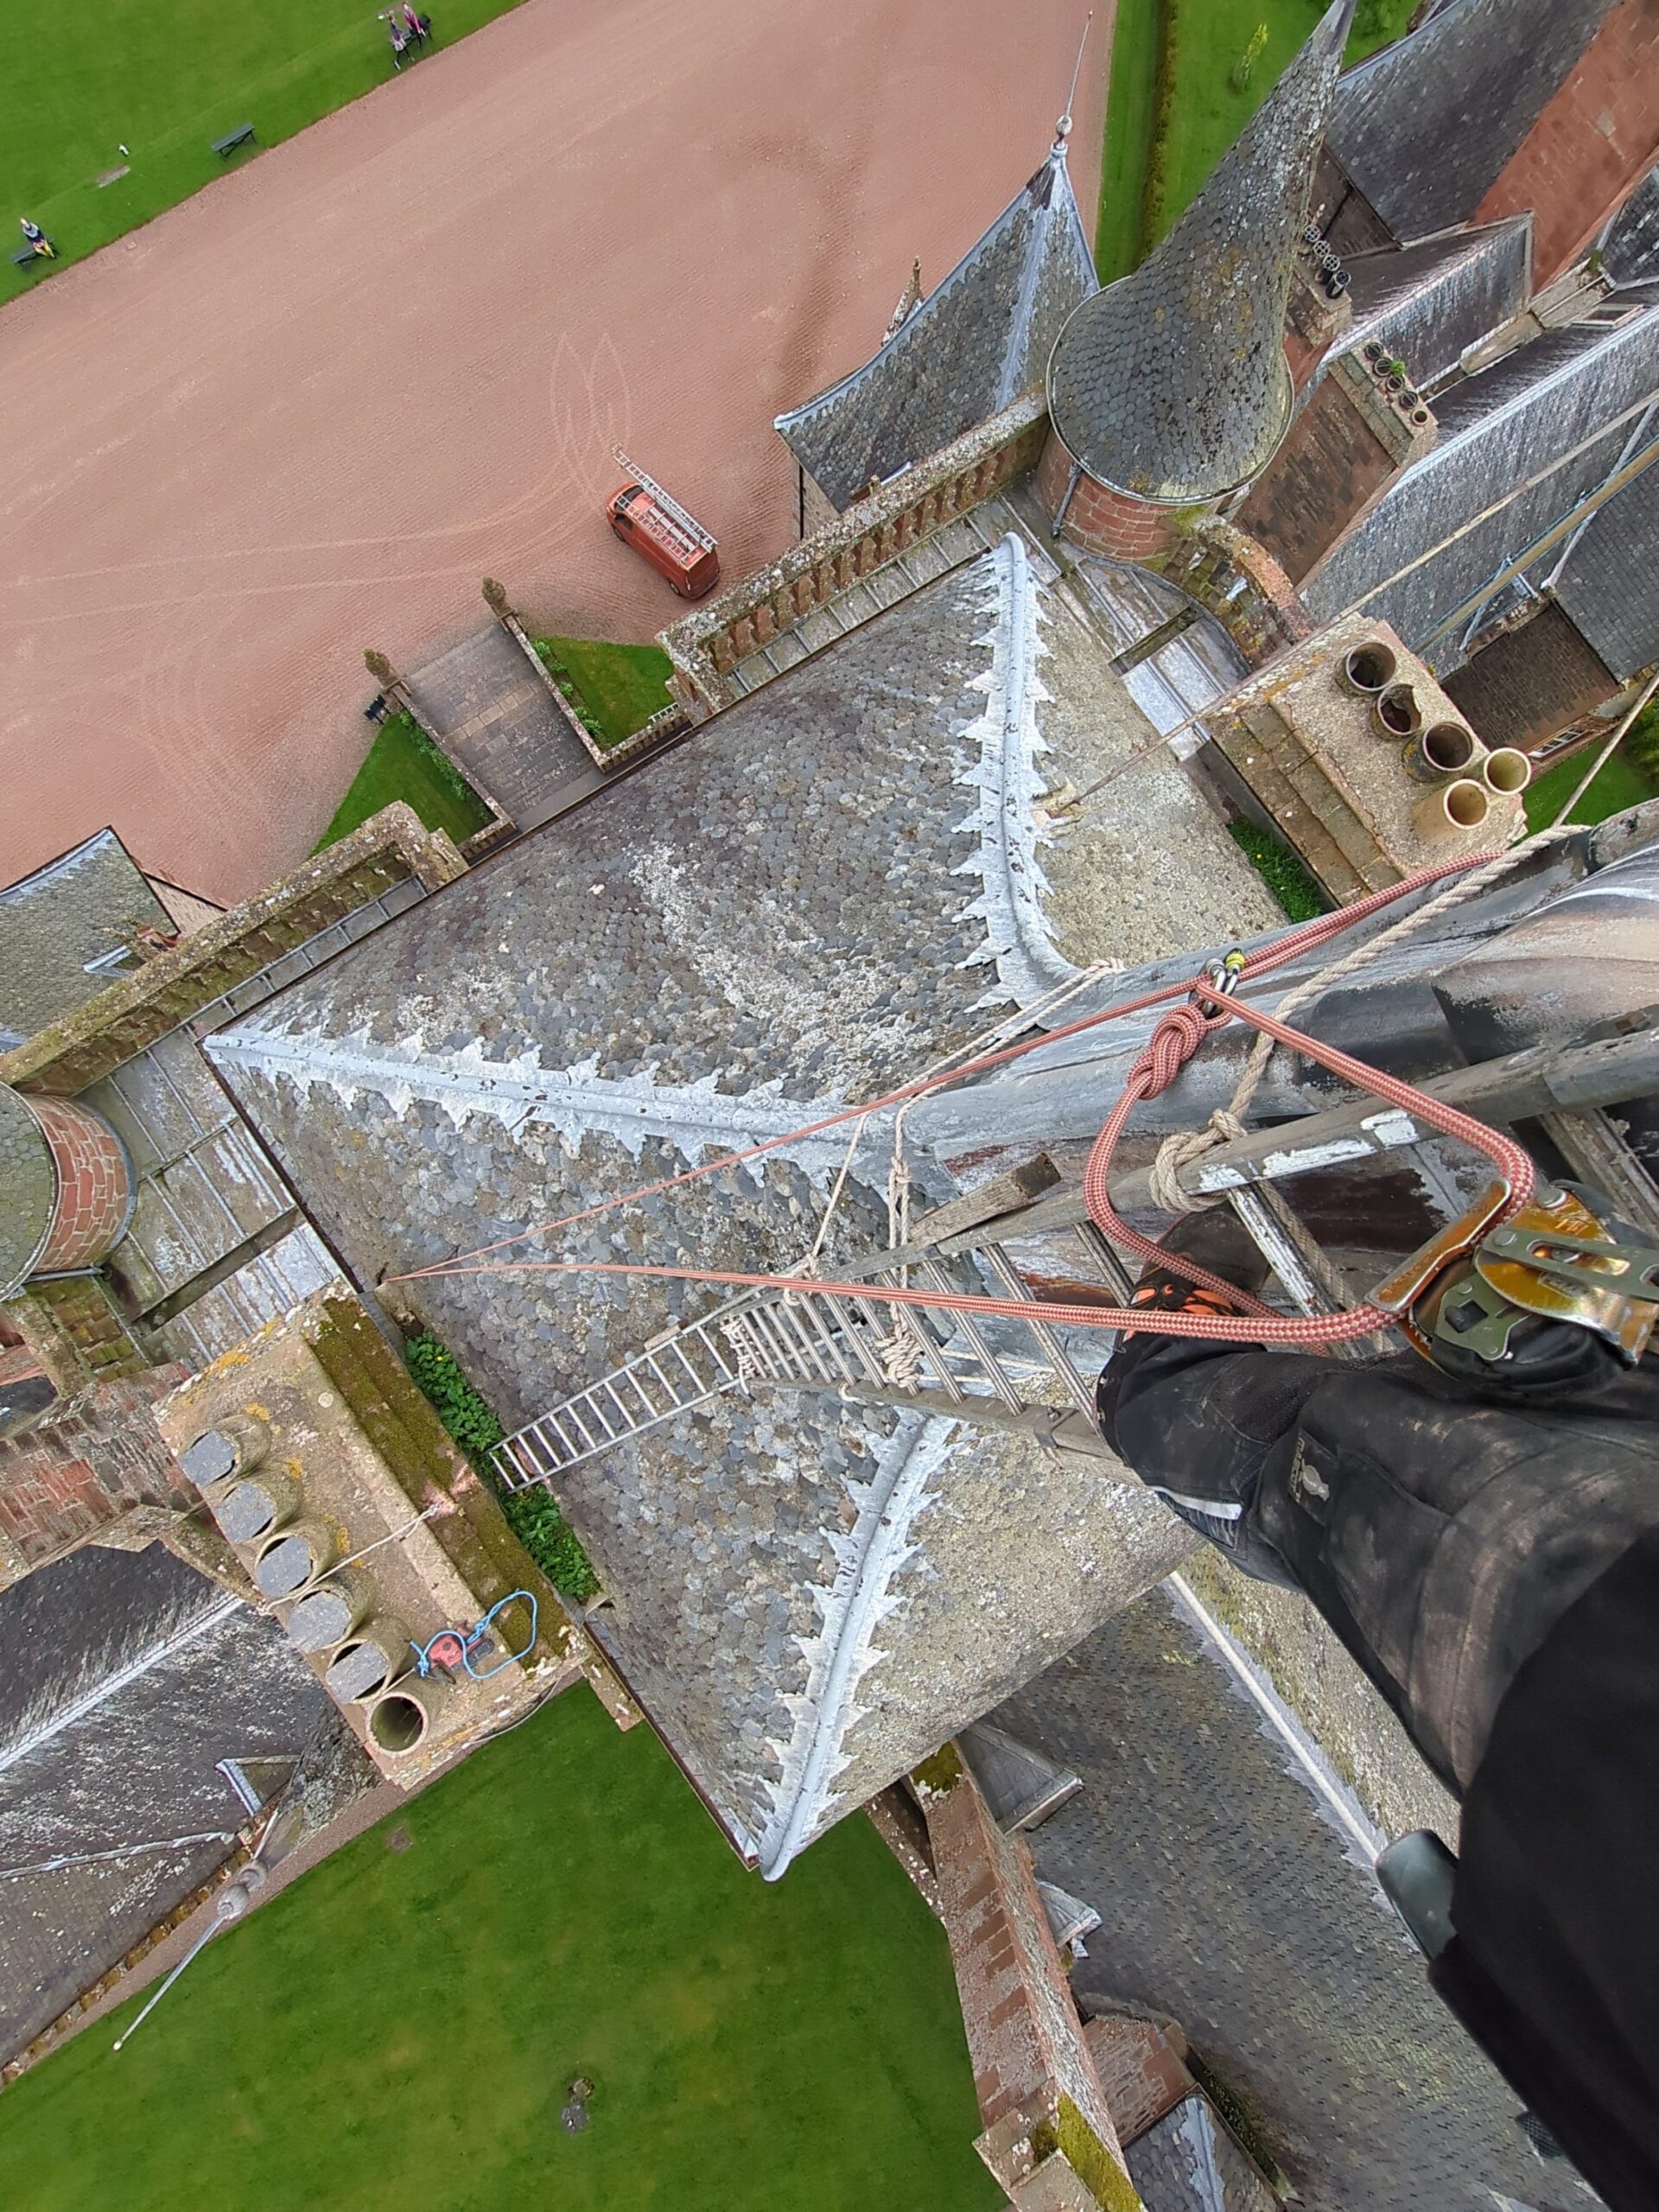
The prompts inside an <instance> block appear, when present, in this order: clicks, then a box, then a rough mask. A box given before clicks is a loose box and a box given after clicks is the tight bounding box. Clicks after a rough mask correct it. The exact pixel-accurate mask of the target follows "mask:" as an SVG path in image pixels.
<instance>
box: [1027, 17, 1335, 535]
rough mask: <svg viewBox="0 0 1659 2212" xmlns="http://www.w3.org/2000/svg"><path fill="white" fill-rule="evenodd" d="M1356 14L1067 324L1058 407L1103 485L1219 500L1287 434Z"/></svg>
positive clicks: (1324, 29)
mask: <svg viewBox="0 0 1659 2212" xmlns="http://www.w3.org/2000/svg"><path fill="white" fill-rule="evenodd" d="M1352 16H1353V0H1336V4H1335V5H1334V6H1333V7H1332V8H1331V9H1330V10H1329V11H1328V12H1327V13H1326V14H1325V16H1324V17H1323V19H1322V20H1321V22H1319V27H1318V29H1316V30H1315V31H1314V33H1313V36H1312V37H1311V38H1310V39H1309V40H1308V41H1307V43H1306V46H1304V47H1303V48H1302V50H1301V52H1300V54H1298V55H1297V56H1296V58H1295V60H1294V61H1293V62H1292V63H1291V65H1290V67H1288V68H1287V70H1286V72H1285V73H1284V75H1283V76H1282V77H1281V79H1280V80H1279V82H1278V84H1277V85H1276V86H1274V90H1273V91H1272V92H1269V93H1268V97H1267V99H1265V100H1264V101H1263V102H1262V105H1261V106H1260V107H1259V108H1258V109H1257V110H1256V111H1255V115H1254V116H1253V117H1252V118H1251V119H1250V121H1249V123H1248V124H1246V125H1245V127H1244V130H1243V133H1242V135H1241V136H1240V137H1239V138H1238V140H1237V141H1236V143H1235V144H1234V145H1233V146H1232V147H1231V148H1230V149H1229V151H1228V152H1227V153H1226V154H1224V156H1222V159H1221V161H1220V162H1218V163H1217V167H1216V168H1215V170H1214V172H1213V173H1212V175H1211V177H1210V179H1209V181H1208V182H1207V183H1206V184H1205V186H1204V187H1203V188H1202V189H1201V190H1200V192H1199V193H1198V197H1197V198H1196V199H1195V200H1193V201H1192V205H1191V207H1188V209H1187V210H1186V213H1185V214H1184V215H1183V216H1182V217H1181V219H1180V220H1179V222H1178V223H1177V224H1176V226H1175V227H1174V229H1173V231H1171V232H1170V233H1169V235H1168V236H1167V237H1166V238H1164V239H1163V241H1162V242H1161V243H1160V245H1158V247H1157V248H1156V249H1155V250H1154V252H1153V253H1151V254H1150V255H1149V256H1148V257H1147V259H1146V260H1145V261H1144V262H1142V263H1141V266H1140V268H1139V269H1137V270H1135V271H1134V272H1133V274H1131V275H1130V276H1128V277H1122V278H1120V279H1119V281H1118V282H1117V283H1116V284H1111V285H1109V286H1108V287H1107V289H1105V290H1104V291H1103V292H1099V293H1096V295H1095V296H1094V297H1093V298H1091V299H1088V300H1085V301H1084V303H1083V304H1082V306H1081V307H1079V308H1077V311H1076V313H1075V314H1074V315H1072V317H1071V321H1069V322H1068V323H1067V324H1066V326H1065V329H1064V330H1063V331H1062V332H1061V334H1060V338H1059V342H1058V345H1057V346H1055V348H1054V353H1053V357H1052V359H1051V361H1050V363H1049V369H1048V401H1049V409H1050V411H1051V413H1052V416H1053V418H1054V425H1055V428H1056V429H1058V432H1059V434H1060V436H1061V437H1062V439H1063V440H1064V441H1065V446H1066V448H1067V450H1068V451H1069V452H1070V453H1071V455H1072V457H1073V459H1074V460H1076V461H1080V462H1081V463H1082V464H1083V466H1084V468H1086V469H1087V470H1088V472H1089V474H1090V475H1091V476H1093V477H1095V478H1096V479H1097V480H1099V481H1100V482H1102V483H1104V484H1110V485H1114V486H1117V487H1118V488H1119V489H1120V490H1122V491H1126V492H1135V493H1140V494H1141V496H1142V497H1144V498H1146V499H1160V500H1164V501H1166V502H1171V503H1174V504H1179V503H1181V502H1185V501H1189V500H1195V499H1214V498H1217V497H1218V496H1219V495H1220V494H1221V493H1224V492H1230V491H1231V490H1233V489H1234V488H1235V487H1236V486H1239V485H1241V484H1244V483H1248V482H1249V480H1250V478H1251V477H1253V476H1255V474H1257V473H1258V472H1259V471H1260V470H1261V469H1262V467H1264V466H1265V464H1266V463H1267V461H1268V460H1269V459H1270V458H1271V456H1272V454H1273V452H1274V448H1275V447H1276V446H1277V445H1278V443H1279V441H1280V439H1281V437H1282V436H1283V435H1284V433H1285V428H1286V425H1287V423H1288V422H1289V420H1290V410H1291V386H1290V375H1289V372H1288V370H1287V367H1286V365H1285V355H1284V344H1283V334H1284V323H1285V308H1286V303H1287V301H1288V299H1289V296H1290V286H1291V280H1292V277H1293V275H1294V269H1295V262H1296V254H1297V250H1298V246H1299V244H1300V238H1301V232H1302V228H1303V225H1304V223H1305V221H1306V213H1307V198H1308V189H1309V186H1310V183H1311V181H1312V177H1313V163H1314V161H1315V159H1316V157H1317V156H1318V153H1319V143H1320V140H1321V138H1322V137H1323V136H1324V131H1325V118H1326V117H1327V115H1328V114H1329V111H1330V105H1331V99H1332V92H1333V91H1334V89H1335V86H1336V81H1337V70H1338V66H1339V64H1340V61H1341V58H1342V49H1343V44H1344V41H1345V40H1346V38H1347V35H1348V26H1349V23H1350V22H1351V19H1352Z"/></svg>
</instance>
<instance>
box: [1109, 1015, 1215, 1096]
mask: <svg viewBox="0 0 1659 2212" xmlns="http://www.w3.org/2000/svg"><path fill="white" fill-rule="evenodd" d="M1228 1020H1230V1016H1229V1015H1228V1014H1212V1013H1211V1012H1210V1011H1209V1010H1208V1008H1206V1007H1201V1006H1197V1005H1194V1004H1193V1003H1192V1002H1191V1001H1188V1003H1187V1004H1185V1006H1177V1007H1171V1008H1170V1010H1169V1012H1168V1013H1167V1014H1166V1015H1165V1016H1164V1018H1163V1020H1161V1021H1160V1023H1159V1024H1158V1027H1156V1028H1155V1029H1154V1031H1153V1033H1152V1035H1151V1036H1150V1037H1149V1038H1148V1039H1147V1049H1146V1051H1145V1052H1142V1053H1141V1057H1140V1058H1139V1059H1138V1060H1137V1061H1136V1062H1135V1065H1134V1067H1133V1068H1132V1069H1131V1070H1130V1071H1129V1082H1130V1084H1132V1085H1138V1086H1139V1088H1138V1095H1139V1096H1141V1097H1142V1098H1155V1097H1156V1096H1158V1094H1159V1092H1160V1090H1168V1088H1169V1086H1170V1084H1172V1083H1173V1082H1174V1080H1175V1078H1176V1077H1177V1076H1178V1075H1179V1073H1180V1071H1181V1070H1182V1069H1183V1068H1184V1067H1185V1065H1186V1064H1187V1062H1188V1061H1189V1060H1190V1059H1191V1058H1192V1055H1193V1054H1194V1053H1195V1052H1197V1051H1198V1047H1199V1046H1200V1045H1202V1044H1203V1042H1204V1040H1205V1038H1206V1037H1207V1036H1209V1035H1210V1033H1211V1031H1212V1030H1216V1029H1220V1028H1221V1027H1224V1024H1225V1023H1226V1022H1227V1021H1228Z"/></svg>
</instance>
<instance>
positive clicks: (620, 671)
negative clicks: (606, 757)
mask: <svg viewBox="0 0 1659 2212" xmlns="http://www.w3.org/2000/svg"><path fill="white" fill-rule="evenodd" d="M537 647H538V649H543V658H547V659H548V664H549V666H550V667H551V668H552V669H553V673H554V674H555V676H557V675H559V674H560V673H561V672H563V674H564V675H565V676H566V677H569V681H570V682H571V683H573V684H574V685H575V702H574V703H575V706H576V708H577V709H578V711H580V710H581V709H582V708H584V707H585V708H586V709H587V710H588V713H589V714H590V715H592V717H593V719H594V721H596V722H597V723H598V724H599V729H598V732H597V735H598V738H599V741H600V743H601V745H620V743H621V741H622V740H623V739H624V738H625V737H632V735H633V733H634V732H635V730H637V729H639V728H643V727H644V725H645V723H646V722H648V721H650V720H651V718H652V715H654V714H656V713H657V712H658V709H660V708H663V707H666V706H669V705H671V703H672V702H671V699H670V697H669V690H668V670H669V659H668V655H667V654H666V653H665V652H664V651H663V649H662V647H661V646H660V645H611V644H609V643H608V642H607V640H606V639H603V638H540V639H537ZM555 663H556V664H557V665H556V666H555V665H554V664H555Z"/></svg>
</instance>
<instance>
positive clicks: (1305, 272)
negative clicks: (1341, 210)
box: [1285, 247, 1354, 391]
mask: <svg viewBox="0 0 1659 2212" xmlns="http://www.w3.org/2000/svg"><path fill="white" fill-rule="evenodd" d="M1353 319H1354V304H1353V302H1352V301H1351V299H1350V297H1349V296H1348V294H1347V293H1346V291H1343V292H1339V293H1338V295H1337V296H1336V297H1335V298H1334V299H1333V298H1332V296H1331V294H1330V293H1329V292H1328V291H1326V289H1325V270H1324V267H1323V265H1322V264H1320V263H1319V262H1318V261H1316V260H1315V258H1314V257H1313V255H1312V254H1311V253H1309V252H1308V251H1307V250H1306V247H1305V248H1304V249H1303V251H1302V252H1301V253H1300V255H1299V256H1298V257H1297V262H1296V281H1295V283H1294V284H1293V285H1292V286H1291V288H1290V302H1289V305H1288V308H1287V311H1286V315H1285V359H1286V360H1287V362H1288V363H1289V364H1290V380H1291V382H1292V384H1293V385H1294V386H1295V388H1296V390H1297V391H1301V389H1302V387H1303V385H1306V382H1307V380H1308V378H1310V377H1311V376H1312V375H1313V372H1314V370H1315V369H1316V368H1317V367H1318V365H1319V363H1320V361H1322V360H1323V359H1324V358H1325V355H1326V354H1327V353H1329V352H1330V351H1331V348H1332V346H1334V345H1336V344H1337V342H1338V340H1339V339H1340V338H1341V337H1342V334H1343V333H1344V331H1345V330H1346V329H1347V328H1348V327H1349V326H1350V325H1351V323H1352V321H1353Z"/></svg>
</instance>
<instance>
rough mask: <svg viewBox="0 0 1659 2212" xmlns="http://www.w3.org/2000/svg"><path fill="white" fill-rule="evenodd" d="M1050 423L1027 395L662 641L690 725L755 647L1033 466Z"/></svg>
mask: <svg viewBox="0 0 1659 2212" xmlns="http://www.w3.org/2000/svg"><path fill="white" fill-rule="evenodd" d="M1047 421H1048V414H1047V409H1046V406H1045V404H1044V402H1043V398H1042V396H1041V394H1040V393H1038V392H1032V393H1027V396H1026V397H1024V398H1023V399H1018V400H1015V401H1014V404H1013V405H1012V406H1010V407H1005V408H1004V409H1003V410H1002V412H1001V414H1000V415H994V416H992V417H991V418H990V420H989V421H988V422H987V423H980V424H979V425H978V427H977V428H976V429H972V430H969V432H967V434H966V435H964V436H963V437H960V438H957V439H955V440H953V442H951V443H950V445H948V446H944V447H943V448H941V449H940V450H939V451H938V453H936V454H933V455H932V456H931V458H930V459H929V460H926V461H918V463H917V465H916V467H914V468H907V469H906V471H905V473H904V474H903V475H902V476H901V477H899V478H898V479H896V480H894V481H893V483H891V484H887V485H883V486H880V488H879V489H878V490H876V491H874V492H873V493H871V494H870V495H869V497H868V499H859V500H857V501H855V504H854V505H852V506H850V507H849V508H848V510H847V512H846V513H845V514H843V515H841V516H838V517H837V518H836V519H835V520H834V521H833V522H832V523H830V524H828V525H827V526H826V527H825V528H823V529H822V530H819V531H815V532H814V533H813V535H812V536H811V537H805V538H803V539H802V540H801V542H800V543H799V544H798V545H791V547H790V549H789V550H788V551H787V552H786V553H785V554H784V555H783V556H781V557H780V558H779V560H776V561H774V562H773V563H772V564H771V566H770V567H769V568H765V569H759V570H757V571H756V573H755V574H754V575H752V576H747V577H746V578H745V579H744V581H743V582H741V583H740V584H735V585H734V586H733V588H731V590H729V591H725V592H722V593H721V594H720V596H719V597H718V598H717V599H715V600H712V601H710V602H709V605H708V606H707V607H700V608H699V609H698V611H697V612H696V613H695V614H689V615H687V616H686V617H685V619H684V620H683V621H680V622H677V623H675V624H674V625H673V626H672V627H671V628H670V629H667V630H664V632H662V633H661V636H660V637H659V639H658V643H659V644H660V645H661V646H662V647H663V650H664V652H666V653H667V655H668V657H669V659H670V661H671V664H672V671H673V672H672V673H671V676H670V677H669V690H671V692H672V693H673V695H674V696H675V698H676V699H677V701H678V702H679V703H680V705H681V706H682V707H683V709H685V710H686V712H687V713H688V715H690V718H691V719H692V720H693V721H707V719H708V718H709V715H714V714H718V713H719V711H720V709H721V708H722V707H725V706H729V705H730V704H731V702H732V700H733V698H734V696H736V695H735V694H734V691H733V690H732V689H731V687H730V686H729V685H728V683H727V681H726V678H727V677H728V675H729V674H730V672H731V671H732V670H733V669H734V668H735V667H736V665H737V664H738V662H739V661H741V660H743V659H745V658H747V656H748V655H749V654H750V653H752V652H754V650H755V649H756V647H757V646H759V645H765V644H766V642H767V641H768V639H772V638H774V637H776V636H777V635H778V633H779V631H780V630H786V629H788V628H789V627H790V626H791V624H793V623H794V622H796V621H797V620H798V619H799V618H800V617H801V616H802V615H803V614H808V613H810V612H811V610H812V609H813V608H814V607H821V606H823V604H824V602H825V601H828V600H831V599H834V598H836V596H837V594H840V593H842V592H843V591H846V590H848V589H849V588H850V587H851V586H852V585H853V584H855V583H856V582H858V580H859V578H860V577H861V576H867V575H869V574H870V572H871V570H872V569H879V568H880V567H882V566H883V565H884V564H885V563H887V562H888V561H891V560H894V559H896V558H897V556H899V554H900V553H903V552H905V551H906V550H907V549H908V548H909V547H910V546H912V545H914V544H915V543H917V542H918V540H919V539H921V538H924V537H931V536H932V535H933V533H934V532H935V531H938V530H943V529H944V526H945V524H947V523H949V522H951V521H953V520H954V519H955V518H956V517H957V516H958V515H962V514H966V513H968V512H969V511H970V510H971V509H972V508H974V507H976V506H980V505H982V504H983V503H984V501H985V500H987V499H992V498H994V497H995V494H996V493H998V492H1000V491H1001V488H1002V486H1004V485H1005V484H1006V483H1007V481H1008V480H1009V479H1010V478H1011V477H1013V476H1016V475H1018V474H1020V471H1021V470H1023V469H1027V468H1029V467H1032V466H1033V463H1034V462H1035V461H1036V459H1037V456H1038V454H1039V450H1040V448H1041V445H1042V440H1043V437H1044V435H1045V432H1046V426H1047Z"/></svg>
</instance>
